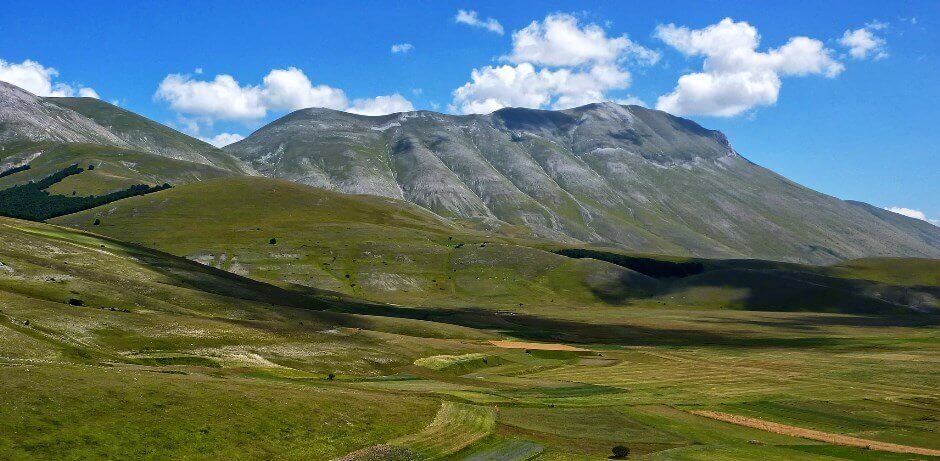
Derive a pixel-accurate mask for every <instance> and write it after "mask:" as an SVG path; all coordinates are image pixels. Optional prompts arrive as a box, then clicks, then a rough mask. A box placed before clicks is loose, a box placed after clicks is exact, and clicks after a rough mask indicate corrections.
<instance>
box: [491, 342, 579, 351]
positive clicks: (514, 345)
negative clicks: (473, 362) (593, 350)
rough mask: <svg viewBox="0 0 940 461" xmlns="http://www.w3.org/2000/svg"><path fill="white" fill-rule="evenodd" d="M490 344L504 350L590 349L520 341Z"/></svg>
mask: <svg viewBox="0 0 940 461" xmlns="http://www.w3.org/2000/svg"><path fill="white" fill-rule="evenodd" d="M490 344H492V345H494V346H496V347H502V348H505V349H532V350H534V351H571V352H590V349H582V348H580V347H574V346H569V345H567V344H548V343H524V342H521V341H490Z"/></svg>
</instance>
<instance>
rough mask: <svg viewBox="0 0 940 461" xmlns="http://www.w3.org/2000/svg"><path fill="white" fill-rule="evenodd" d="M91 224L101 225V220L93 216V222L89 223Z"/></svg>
mask: <svg viewBox="0 0 940 461" xmlns="http://www.w3.org/2000/svg"><path fill="white" fill-rule="evenodd" d="M91 224H92V225H93V226H100V225H101V220H100V219H98V218H95V222H93V223H91Z"/></svg>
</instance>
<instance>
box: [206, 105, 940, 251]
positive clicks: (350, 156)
mask: <svg viewBox="0 0 940 461" xmlns="http://www.w3.org/2000/svg"><path fill="white" fill-rule="evenodd" d="M224 150H226V151H227V152H229V153H231V154H233V155H235V156H236V157H239V158H240V159H242V160H244V161H246V162H249V163H251V164H252V166H253V167H254V168H255V169H256V170H257V171H258V172H259V173H260V174H262V175H265V176H270V177H277V178H282V179H288V180H291V181H295V182H300V183H304V184H308V185H313V186H316V187H323V188H327V189H333V190H338V191H341V192H346V193H358V194H362V193H364V194H371V195H379V196H386V197H391V198H397V199H405V200H408V201H411V202H412V203H416V204H418V205H421V206H423V207H425V208H428V209H430V210H431V211H434V212H435V213H437V214H439V215H442V216H446V217H452V218H461V219H474V220H481V221H487V220H494V221H502V222H507V223H510V224H513V225H521V226H525V227H529V228H530V229H533V231H534V232H535V233H536V234H537V235H539V236H540V237H543V238H548V239H553V240H560V241H570V242H582V243H589V244H614V245H616V246H618V247H621V248H625V249H629V250H643V251H654V252H660V253H671V254H688V255H694V256H704V257H758V258H769V259H782V260H792V261H803V262H816V263H826V262H833V261H836V260H840V259H850V258H853V257H861V256H873V255H882V256H888V255H906V256H928V257H930V256H932V257H937V256H938V255H940V237H938V233H940V231H933V230H931V229H926V230H924V229H920V228H919V225H917V224H911V222H909V221H907V220H904V219H896V217H885V216H879V215H878V214H875V213H871V212H870V211H868V210H864V209H860V208H859V207H857V206H854V205H852V204H851V203H849V202H846V201H842V200H839V199H837V198H834V197H830V196H827V195H824V194H821V193H818V192H815V191H812V190H811V189H808V188H806V187H804V186H801V185H798V184H796V183H794V182H792V181H790V180H788V179H786V178H783V177H782V176H779V175H777V174H775V173H773V172H771V171H769V170H767V169H764V168H762V167H760V166H758V165H756V164H754V163H753V162H751V161H749V160H747V159H746V158H745V157H743V156H741V155H740V154H739V153H737V152H736V151H735V150H734V148H733V147H732V145H731V143H730V142H729V141H728V139H727V137H726V136H725V135H724V134H722V133H720V132H718V131H715V130H708V129H706V128H703V127H701V126H700V125H698V124H697V123H695V122H693V121H691V120H686V119H683V118H680V117H675V116H672V115H670V114H667V113H665V112H661V111H654V110H649V109H645V108H642V107H639V106H621V105H618V104H615V103H595V104H589V105H586V106H582V107H578V108H573V109H567V110H562V111H545V110H537V109H523V108H506V109H501V110H498V111H496V112H493V113H491V114H486V115H479V114H477V115H446V114H440V113H436V112H429V111H414V112H405V113H398V114H390V115H384V116H360V115H353V114H346V113H344V112H340V111H333V110H329V109H301V110H298V111H295V112H292V113H290V114H288V115H286V116H284V117H282V118H281V119H278V120H276V121H274V122H271V123H269V124H267V125H265V126H264V127H262V128H260V129H259V130H257V131H256V132H255V133H253V134H252V135H251V136H249V137H248V138H246V139H244V140H242V141H239V142H237V143H234V144H232V145H229V146H226V147H225V148H224ZM912 226H913V227H912ZM768 236H774V237H776V238H768Z"/></svg>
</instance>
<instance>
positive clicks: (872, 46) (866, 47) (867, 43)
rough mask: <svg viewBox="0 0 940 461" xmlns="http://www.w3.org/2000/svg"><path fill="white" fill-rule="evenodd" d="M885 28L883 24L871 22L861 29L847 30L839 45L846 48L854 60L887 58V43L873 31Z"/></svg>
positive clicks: (885, 25)
mask: <svg viewBox="0 0 940 461" xmlns="http://www.w3.org/2000/svg"><path fill="white" fill-rule="evenodd" d="M885 27H887V24H885V23H882V22H872V23H869V24H866V25H865V27H862V28H861V29H855V30H847V31H845V33H843V34H842V38H840V39H839V44H841V45H842V46H844V47H846V48H848V50H849V55H850V56H852V57H853V58H855V59H868V58H871V59H873V60H875V61H878V60H881V59H884V58H887V57H888V50H887V47H886V45H887V42H886V41H885V39H884V38H882V37H879V36H878V35H876V34H875V31H878V30H882V29H884V28H885Z"/></svg>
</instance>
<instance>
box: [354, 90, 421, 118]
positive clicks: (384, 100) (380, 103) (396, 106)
mask: <svg viewBox="0 0 940 461" xmlns="http://www.w3.org/2000/svg"><path fill="white" fill-rule="evenodd" d="M413 110H415V108H414V106H413V105H411V101H409V100H407V99H405V97H404V96H402V95H400V94H398V93H395V94H392V95H388V96H376V97H374V98H363V99H356V100H354V101H353V103H352V105H351V106H349V108H347V109H346V112H351V113H353V114H359V115H385V114H393V113H396V112H411V111H413Z"/></svg>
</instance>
